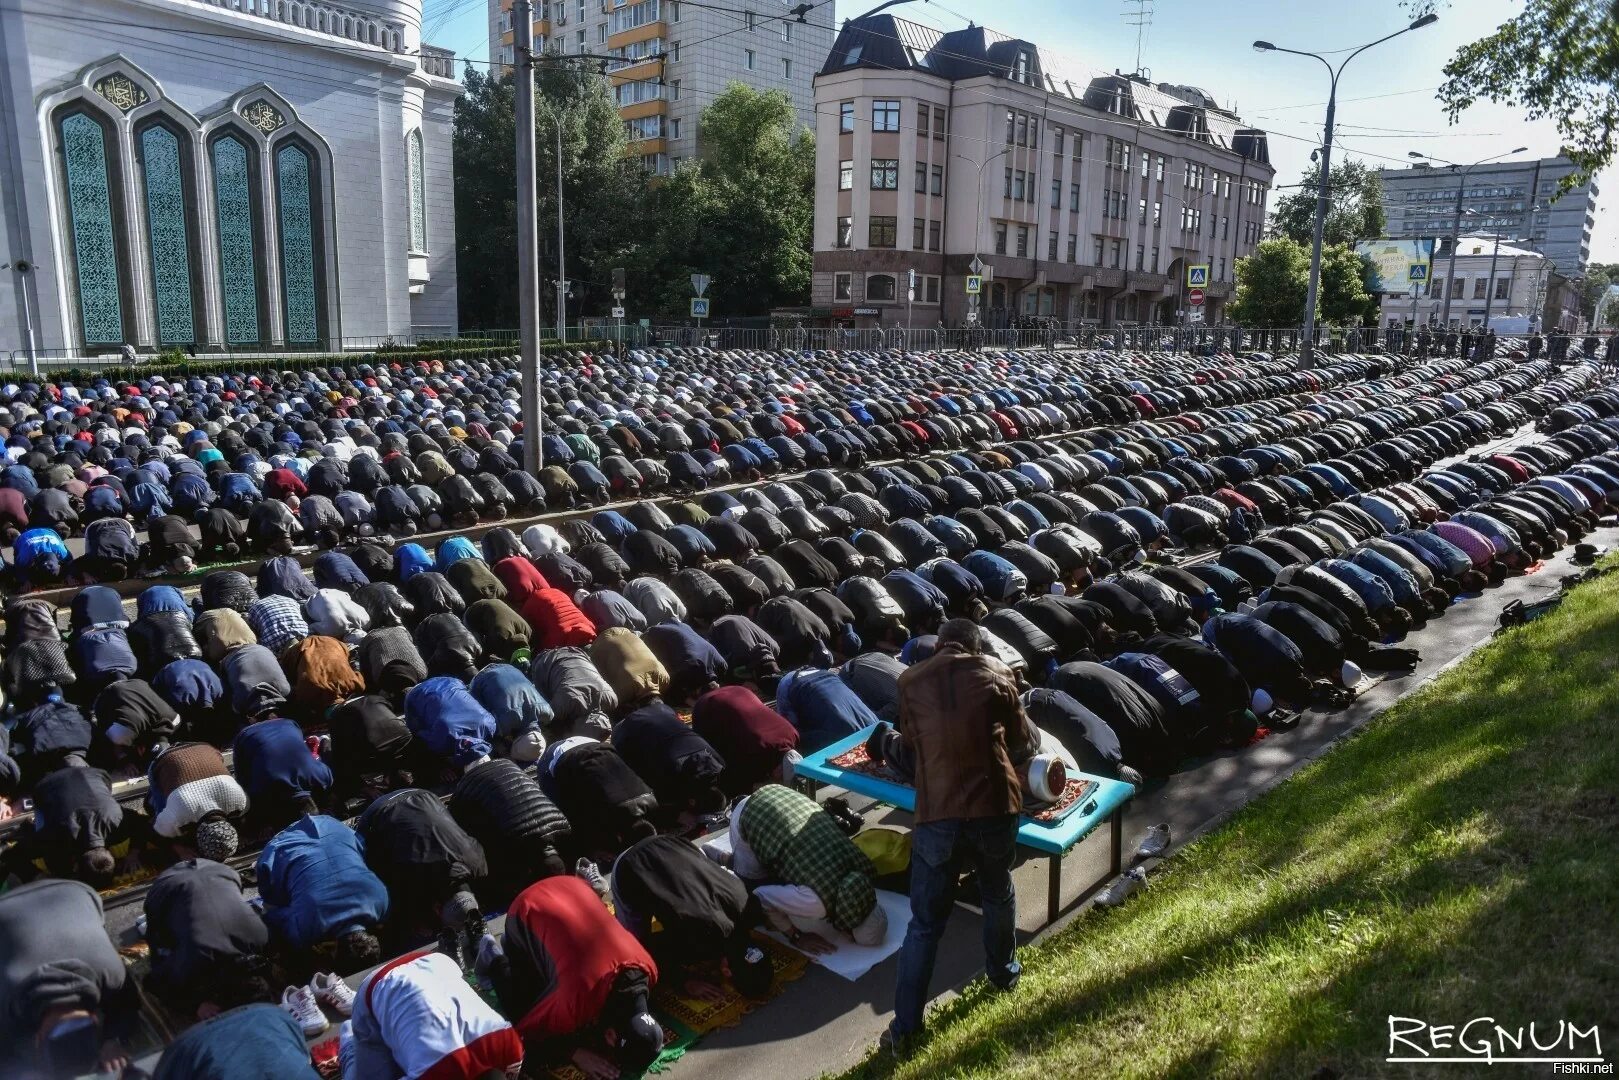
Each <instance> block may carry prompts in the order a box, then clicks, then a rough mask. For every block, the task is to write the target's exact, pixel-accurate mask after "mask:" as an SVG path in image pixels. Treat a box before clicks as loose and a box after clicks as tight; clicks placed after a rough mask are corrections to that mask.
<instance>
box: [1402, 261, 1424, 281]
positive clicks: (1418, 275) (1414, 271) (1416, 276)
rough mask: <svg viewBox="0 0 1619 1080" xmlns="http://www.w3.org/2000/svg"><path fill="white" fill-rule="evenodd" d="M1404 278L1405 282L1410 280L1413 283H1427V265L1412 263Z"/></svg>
mask: <svg viewBox="0 0 1619 1080" xmlns="http://www.w3.org/2000/svg"><path fill="white" fill-rule="evenodd" d="M1406 278H1407V280H1410V281H1413V282H1416V281H1427V280H1428V264H1427V263H1412V264H1411V267H1410V269H1409V270H1408V271H1407V272H1406Z"/></svg>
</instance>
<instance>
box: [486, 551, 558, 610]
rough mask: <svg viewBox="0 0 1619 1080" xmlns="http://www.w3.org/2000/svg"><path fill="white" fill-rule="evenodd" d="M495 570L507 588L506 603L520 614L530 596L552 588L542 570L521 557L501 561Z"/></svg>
mask: <svg viewBox="0 0 1619 1080" xmlns="http://www.w3.org/2000/svg"><path fill="white" fill-rule="evenodd" d="M493 569H494V571H495V576H496V577H497V578H499V579H500V583H501V584H502V585H504V586H506V603H507V604H509V605H510V606H511V607H513V608H515V609H516V610H517V611H519V612H521V611H522V610H523V606H524V605H525V604H527V603H528V598H529V597H530V596H533V595H534V594H535V593H537V592H539V591H540V590H541V589H549V588H550V587H551V583H550V582H549V581H546V580H545V575H544V574H542V573H540V568H539V567H537V566H535V565H534V564H533V563H531V562H529V561H528V560H527V559H525V558H523V557H522V556H520V555H513V556H511V557H510V558H505V559H502V560H500V561H499V562H497V563H496V564H495V565H494V567H493Z"/></svg>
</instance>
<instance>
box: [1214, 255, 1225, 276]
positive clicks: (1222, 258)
mask: <svg viewBox="0 0 1619 1080" xmlns="http://www.w3.org/2000/svg"><path fill="white" fill-rule="evenodd" d="M1214 280H1216V281H1224V280H1225V256H1224V255H1222V256H1220V276H1219V277H1217V278H1215V279H1214Z"/></svg>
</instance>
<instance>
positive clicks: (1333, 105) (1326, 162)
mask: <svg viewBox="0 0 1619 1080" xmlns="http://www.w3.org/2000/svg"><path fill="white" fill-rule="evenodd" d="M1438 21H1439V16H1437V15H1435V14H1434V13H1433V12H1431V11H1430V12H1429V13H1428V14H1426V15H1424V16H1422V17H1421V18H1420V19H1417V20H1416V21H1414V22H1413V23H1412V24H1411V25H1410V26H1407V27H1406V28H1405V29H1404V30H1396V31H1395V32H1394V33H1392V34H1388V35H1386V36H1384V37H1380V38H1378V39H1377V40H1376V41H1371V42H1367V43H1366V44H1365V45H1362V46H1361V47H1360V48H1358V49H1356V50H1355V51H1354V52H1352V53H1350V54H1349V55H1348V56H1346V57H1345V58H1344V62H1343V63H1341V64H1339V65H1338V66H1337V67H1333V66H1332V61H1330V60H1328V59H1327V58H1326V57H1324V56H1321V55H1319V54H1317V53H1313V52H1304V51H1302V50H1300V49H1284V48H1282V47H1281V46H1279V45H1273V44H1271V43H1270V42H1268V41H1256V42H1254V51H1255V52H1284V53H1292V54H1293V55H1294V56H1308V57H1312V58H1313V59H1316V60H1319V61H1321V63H1322V66H1324V67H1325V68H1326V69H1327V74H1328V75H1330V76H1331V77H1332V85H1331V89H1330V92H1329V93H1328V94H1327V123H1326V129H1325V131H1324V132H1323V134H1322V138H1321V171H1320V173H1319V175H1318V176H1317V178H1316V181H1317V182H1316V194H1315V228H1314V229H1313V230H1312V235H1311V239H1310V286H1309V290H1308V292H1307V293H1306V294H1305V298H1304V343H1303V348H1301V349H1300V350H1299V353H1300V360H1301V362H1302V363H1303V365H1304V366H1305V367H1308V366H1309V365H1310V361H1311V359H1312V358H1313V356H1314V354H1315V306H1316V296H1317V295H1318V294H1319V293H1320V291H1321V234H1322V231H1323V229H1324V228H1325V227H1326V224H1327V200H1328V199H1329V198H1330V197H1331V196H1330V190H1331V189H1330V188H1329V186H1328V185H1329V183H1330V181H1331V179H1332V125H1333V119H1334V117H1335V116H1336V115H1337V112H1338V77H1339V76H1340V75H1342V74H1343V73H1344V68H1346V67H1348V66H1349V62H1350V61H1351V60H1353V59H1354V58H1355V57H1357V56H1359V55H1360V54H1361V53H1363V52H1365V51H1366V50H1367V49H1370V48H1371V47H1372V46H1373V45H1381V44H1383V42H1385V41H1388V40H1389V39H1390V38H1397V37H1399V36H1400V35H1401V34H1405V33H1409V32H1410V31H1412V30H1420V29H1422V28H1423V27H1424V26H1431V25H1432V24H1434V23H1436V22H1438Z"/></svg>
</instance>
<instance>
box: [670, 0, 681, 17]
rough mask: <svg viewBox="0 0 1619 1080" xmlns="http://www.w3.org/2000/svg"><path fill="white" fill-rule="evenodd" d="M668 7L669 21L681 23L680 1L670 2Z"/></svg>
mask: <svg viewBox="0 0 1619 1080" xmlns="http://www.w3.org/2000/svg"><path fill="white" fill-rule="evenodd" d="M668 7H669V21H670V22H679V21H680V3H679V0H669V5H668Z"/></svg>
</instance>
